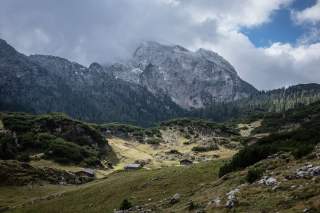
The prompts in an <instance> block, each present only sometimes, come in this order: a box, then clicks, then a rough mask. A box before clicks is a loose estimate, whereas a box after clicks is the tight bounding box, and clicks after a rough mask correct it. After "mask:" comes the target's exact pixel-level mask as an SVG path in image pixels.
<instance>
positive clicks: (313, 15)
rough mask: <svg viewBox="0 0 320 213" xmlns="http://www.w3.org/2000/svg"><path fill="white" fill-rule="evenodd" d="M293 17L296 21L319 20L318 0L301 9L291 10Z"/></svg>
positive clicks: (313, 21)
mask: <svg viewBox="0 0 320 213" xmlns="http://www.w3.org/2000/svg"><path fill="white" fill-rule="evenodd" d="M292 15H293V18H294V19H295V20H296V22H297V23H299V24H302V23H304V22H309V23H312V24H315V23H317V22H319V21H320V0H317V2H316V4H315V5H314V6H312V7H309V8H307V9H305V10H302V11H293V13H292Z"/></svg>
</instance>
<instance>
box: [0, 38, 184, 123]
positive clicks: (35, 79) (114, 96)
mask: <svg viewBox="0 0 320 213" xmlns="http://www.w3.org/2000/svg"><path fill="white" fill-rule="evenodd" d="M0 73H1V77H0V91H1V92H0V100H1V101H0V110H2V111H25V112H32V113H37V114H40V113H47V112H65V113H67V114H68V115H70V116H72V117H74V118H77V119H81V120H86V121H92V122H132V123H137V124H140V125H151V124H153V123H155V122H157V121H159V120H165V119H169V118H172V117H175V116H177V115H178V114H182V112H183V110H182V109H181V108H180V107H178V106H177V105H176V104H175V103H174V102H172V101H171V99H170V98H169V97H167V96H166V95H159V96H155V95H153V94H152V93H151V92H149V91H148V90H146V89H145V88H144V87H142V86H140V85H138V84H133V83H130V82H126V81H123V80H121V79H116V78H115V77H114V76H113V74H112V73H110V72H108V71H107V70H105V69H104V68H103V67H102V66H100V65H99V64H97V63H93V64H91V65H90V66H89V67H88V68H87V67H84V66H82V65H80V64H77V63H74V62H70V61H68V60H66V59H63V58H59V57H54V56H44V55H32V56H30V57H27V56H25V55H23V54H21V53H19V52H17V51H16V50H15V49H14V48H13V47H11V46H10V45H8V44H7V43H6V42H5V41H4V40H0Z"/></svg>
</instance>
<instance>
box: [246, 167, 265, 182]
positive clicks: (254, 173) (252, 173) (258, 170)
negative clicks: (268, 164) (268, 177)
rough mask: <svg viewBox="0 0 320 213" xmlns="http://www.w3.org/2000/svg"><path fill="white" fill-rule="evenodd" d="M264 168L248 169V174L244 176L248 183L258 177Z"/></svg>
mask: <svg viewBox="0 0 320 213" xmlns="http://www.w3.org/2000/svg"><path fill="white" fill-rule="evenodd" d="M263 173H264V170H263V169H262V168H251V169H249V170H248V174H247V176H246V180H247V181H248V182H249V183H253V182H255V181H256V180H258V179H259V178H261V177H262V175H263Z"/></svg>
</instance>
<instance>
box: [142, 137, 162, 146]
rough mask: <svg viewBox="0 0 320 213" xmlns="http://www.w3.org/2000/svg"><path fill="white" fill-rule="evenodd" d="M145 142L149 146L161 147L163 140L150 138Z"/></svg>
mask: <svg viewBox="0 0 320 213" xmlns="http://www.w3.org/2000/svg"><path fill="white" fill-rule="evenodd" d="M145 142H146V143H147V144H150V145H159V144H160V143H161V139H159V138H148V139H147V140H145Z"/></svg>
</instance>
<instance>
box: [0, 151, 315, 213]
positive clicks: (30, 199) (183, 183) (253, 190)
mask: <svg viewBox="0 0 320 213" xmlns="http://www.w3.org/2000/svg"><path fill="white" fill-rule="evenodd" d="M223 163H224V161H223V160H214V161H210V162H202V163H199V164H195V165H192V166H187V167H165V168H160V169H153V170H145V169H142V170H138V171H130V172H128V171H118V172H115V173H113V174H110V175H109V176H107V177H106V178H103V179H100V180H96V181H94V182H91V183H88V184H85V185H82V186H51V185H48V186H37V187H34V188H28V187H24V188H15V187H0V195H1V199H0V200H1V205H2V206H3V204H5V205H7V206H11V207H13V206H16V208H15V209H12V210H10V211H9V212H15V213H18V212H30V213H31V212H41V213H42V212H43V213H56V212H93V213H95V212H97V213H98V212H99V213H100V212H113V211H114V209H116V208H119V206H120V204H121V202H122V201H123V200H124V199H128V200H129V201H130V202H131V203H132V204H133V206H140V208H141V209H144V210H150V211H152V212H196V211H200V210H201V211H202V212H230V211H231V209H229V208H226V203H227V202H228V199H229V197H228V195H227V193H228V192H230V191H233V190H238V192H236V193H235V196H236V197H237V202H236V203H235V206H234V208H233V210H232V211H231V212H253V213H254V212H257V213H258V212H304V211H305V212H319V211H316V209H320V202H319V200H320V179H319V176H318V177H314V178H293V179H286V178H285V177H287V176H290V175H293V174H295V172H296V171H297V169H299V168H301V167H304V166H305V165H313V166H319V159H311V160H310V159H309V160H307V159H304V160H294V159H293V158H292V157H291V156H290V155H283V156H274V157H272V158H269V159H267V160H264V161H262V162H259V163H258V164H259V165H258V166H263V167H266V168H267V170H266V174H265V175H267V176H268V177H272V178H274V179H275V180H276V183H275V185H272V186H271V185H266V184H264V183H259V182H258V181H256V182H254V183H252V184H249V183H247V182H246V181H245V177H246V174H247V170H243V171H240V172H235V173H231V174H229V175H226V176H224V177H223V178H220V179H219V178H218V170H219V167H220V166H221V165H222V164H223ZM255 166H257V165H255ZM175 194H179V197H180V198H179V199H178V201H177V202H172V197H173V196H174V195H175ZM23 203H25V205H23V206H22V205H21V204H23ZM308 209H312V211H311V210H310V211H308ZM132 212H143V211H138V210H134V211H132Z"/></svg>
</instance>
